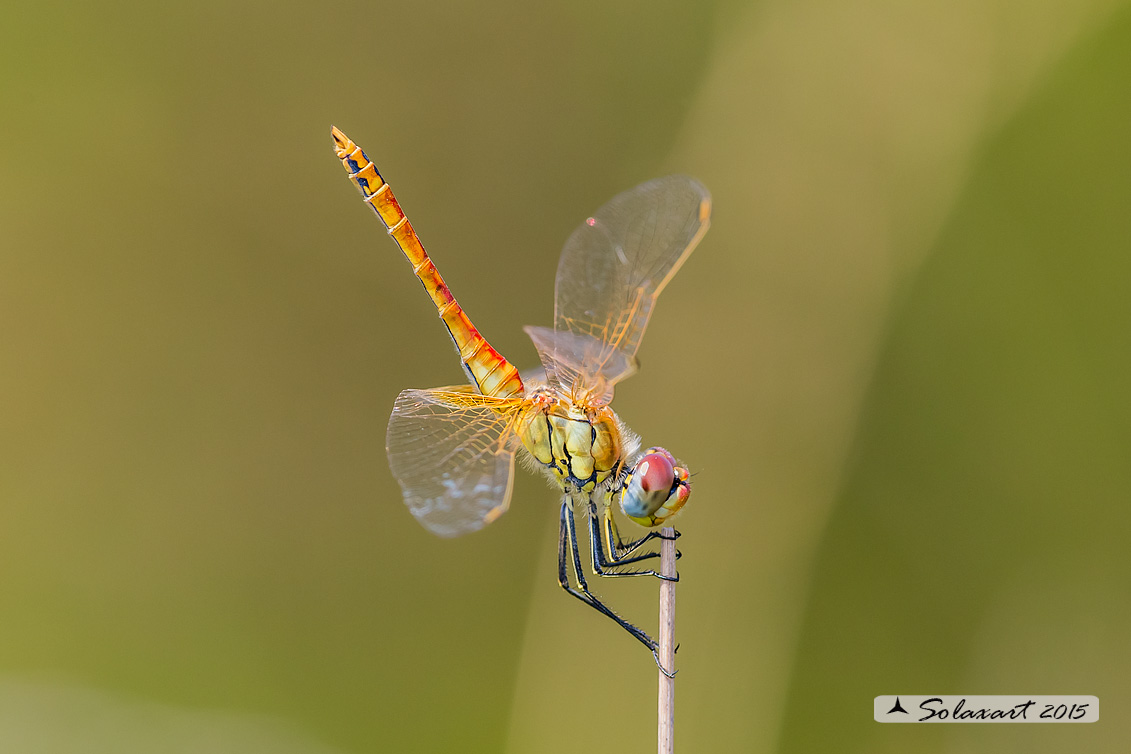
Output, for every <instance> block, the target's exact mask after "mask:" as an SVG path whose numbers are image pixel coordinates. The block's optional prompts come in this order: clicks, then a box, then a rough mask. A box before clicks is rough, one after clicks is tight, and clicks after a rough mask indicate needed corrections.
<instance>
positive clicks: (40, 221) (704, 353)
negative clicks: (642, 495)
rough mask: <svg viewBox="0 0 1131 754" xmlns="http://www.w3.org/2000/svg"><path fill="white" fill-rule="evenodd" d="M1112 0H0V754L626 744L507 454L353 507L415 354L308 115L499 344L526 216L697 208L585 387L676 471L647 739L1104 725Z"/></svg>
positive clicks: (1118, 497)
mask: <svg viewBox="0 0 1131 754" xmlns="http://www.w3.org/2000/svg"><path fill="white" fill-rule="evenodd" d="M1128 5H1131V2H1120V1H1119V0H1036V2H1030V3H1016V2H1006V1H1005V0H978V1H977V2H975V1H974V0H960V1H959V2H954V1H953V0H949V1H945V2H944V0H912V1H911V2H899V1H897V0H886V1H880V2H865V1H863V0H848V1H847V2H843V3H824V2H813V1H812V0H800V1H799V2H788V3H786V2H761V3H753V4H744V3H740V2H737V1H736V0H726V1H720V2H716V3H689V2H676V1H675V0H650V1H649V2H645V1H644V0H636V2H631V1H630V2H616V1H615V0H614V1H612V2H610V1H609V0H601V1H600V2H598V1H597V0H580V1H578V2H571V3H567V4H537V3H525V2H517V0H488V1H487V2H483V3H454V2H452V3H443V4H433V3H427V4H426V3H416V2H404V3H399V4H393V3H348V2H347V3H334V4H300V3H286V2H282V3H279V2H274V3H266V2H259V3H246V2H244V3H228V2H215V0H205V1H204V2H198V3H188V4H179V5H176V6H172V5H168V4H163V3H141V2H132V3H109V4H105V3H104V4H79V3H51V2H46V3H42V2H41V3H32V2H27V0H16V2H15V3H8V4H7V6H6V7H5V11H4V14H3V15H4V20H3V23H2V24H0V103H2V106H0V355H2V363H0V751H4V752H9V751H11V752H20V754H63V753H66V754H70V753H72V752H75V753H78V752H82V753H83V754H86V753H87V752H96V753H98V754H102V753H103V752H105V753H107V754H109V753H110V752H113V753H114V754H143V753H144V754H148V753H149V752H158V751H162V752H163V751H170V752H172V751H175V752H179V753H185V754H197V753H198V752H199V753H204V752H208V753H210V754H212V753H219V754H234V753H235V752H240V754H248V753H251V754H259V753H260V752H262V753H263V754H266V753H267V752H271V753H272V754H276V753H278V752H283V753H285V754H361V753H363V752H391V753H396V754H399V753H400V752H460V753H461V754H465V753H476V752H507V754H538V753H542V752H579V751H609V752H647V751H653V750H654V747H655V732H656V728H655V707H656V696H655V686H656V669H655V666H654V664H653V662H652V658H651V657H649V656H648V653H647V652H646V651H645V650H644V649H643V648H642V647H641V646H639V645H638V644H637V643H636V642H635V641H634V640H633V639H632V638H631V637H630V636H628V635H627V634H626V633H625V632H623V631H621V630H620V629H618V628H617V627H616V626H614V625H613V624H612V623H611V622H610V621H608V620H607V619H605V618H603V617H602V616H600V615H598V614H597V613H596V612H595V611H593V610H589V609H587V608H585V607H584V606H583V605H581V604H580V603H578V602H577V601H576V600H573V599H571V598H570V597H568V596H566V595H565V594H564V593H562V592H561V590H560V589H559V588H558V587H557V585H556V583H555V577H556V573H555V571H556V544H557V542H556V537H557V515H556V514H557V502H558V501H557V498H556V496H555V495H554V493H553V491H552V490H551V489H549V488H548V487H547V486H546V484H545V482H544V481H543V480H542V479H541V478H538V477H535V476H533V475H531V474H528V473H526V472H524V471H521V470H520V471H519V472H518V479H517V481H516V484H515V491H514V499H513V502H512V506H511V510H510V512H509V513H507V514H506V515H505V516H503V517H502V518H501V519H499V520H498V521H497V522H495V523H494V524H492V525H491V526H490V527H488V528H487V529H486V530H485V531H483V532H480V533H477V534H474V535H470V536H467V537H465V538H461V539H457V540H441V539H439V538H436V537H433V536H432V535H430V534H428V533H427V532H426V531H425V530H424V529H423V528H422V527H421V526H420V525H419V524H417V522H416V521H415V520H413V518H412V517H411V516H410V515H409V513H408V512H407V510H406V509H405V507H404V506H403V504H402V503H401V500H400V492H399V489H398V487H397V485H396V483H395V481H394V480H393V479H392V478H391V476H390V474H389V471H388V466H387V464H386V461H385V456H384V433H385V424H386V421H387V419H388V414H389V411H390V409H391V407H392V404H393V399H394V397H395V396H396V394H397V393H398V391H400V390H401V389H403V388H406V387H420V388H423V387H434V386H439V385H444V384H452V383H459V382H460V381H461V379H462V375H461V372H460V369H459V362H458V358H457V356H456V355H455V353H454V351H453V349H452V347H451V344H450V342H449V340H448V337H447V334H446V333H445V332H444V328H443V326H442V324H441V323H440V322H439V321H437V318H436V316H435V311H434V308H433V306H432V304H431V303H430V302H429V301H428V298H427V296H426V295H425V294H424V293H423V292H422V290H421V288H420V285H419V284H418V283H417V282H416V281H415V280H413V277H412V274H411V271H410V269H409V267H408V265H407V264H406V263H405V262H404V260H403V259H402V258H401V256H400V253H399V252H398V251H397V249H396V246H395V245H394V244H393V242H392V241H391V240H389V239H388V238H386V237H385V235H384V231H383V228H382V227H381V224H380V223H379V222H378V221H377V219H376V218H374V217H373V216H372V213H371V212H370V211H369V210H368V209H367V208H366V207H365V206H364V205H363V204H362V202H361V201H360V199H359V197H358V195H357V192H356V191H355V190H354V189H353V187H352V186H351V185H350V183H349V181H348V180H347V179H346V176H345V175H344V174H343V171H342V169H341V166H340V164H339V163H338V161H337V160H336V159H335V157H334V154H333V152H332V150H331V141H330V134H329V131H330V126H331V124H334V125H337V126H339V127H341V128H342V129H343V130H344V131H345V132H346V133H348V134H349V135H350V137H351V138H353V139H354V140H356V141H357V142H358V143H359V144H361V145H363V147H364V148H365V149H366V151H367V152H368V154H369V156H370V157H371V158H372V159H373V160H374V161H375V162H376V163H377V165H378V166H379V168H380V170H381V173H382V174H383V175H384V176H385V178H386V179H387V180H388V181H389V182H390V183H391V184H392V186H393V188H394V190H395V191H396V194H397V197H398V198H399V199H400V202H401V205H402V206H403V208H404V209H405V211H406V213H407V214H408V216H409V217H410V218H411V220H412V222H413V225H414V226H415V227H416V229H417V231H418V232H419V234H420V236H421V238H422V239H423V241H424V243H425V245H426V247H427V248H428V250H429V252H430V253H431V255H432V258H433V259H434V261H435V263H436V265H437V267H438V268H439V269H440V271H441V272H442V274H443V275H444V277H445V279H446V281H447V282H448V284H449V286H450V287H451V289H452V291H453V292H454V293H455V295H456V296H457V297H459V299H460V301H461V303H462V304H463V306H464V307H465V308H466V310H467V312H468V314H469V315H470V316H471V318H472V320H473V321H474V322H475V324H476V325H477V326H478V328H479V329H480V330H481V331H482V332H483V333H484V334H485V335H486V336H487V337H488V339H490V341H491V343H492V344H493V345H494V346H495V347H496V348H497V349H498V350H499V351H500V352H502V353H503V354H504V355H506V356H507V357H508V358H510V359H512V360H513V361H515V362H516V363H517V364H518V366H519V367H520V368H525V367H528V366H530V365H532V364H533V363H534V361H535V354H534V350H533V348H532V347H531V346H530V344H529V343H528V342H527V340H526V338H525V335H524V334H523V333H522V330H521V327H522V326H523V325H525V324H535V325H549V324H551V323H552V316H553V278H554V271H555V269H556V265H557V256H558V252H559V251H560V249H561V245H562V243H563V242H564V241H565V239H566V237H567V236H568V235H569V233H570V232H571V230H572V228H573V227H574V226H575V225H576V224H577V223H578V222H580V221H581V220H583V219H584V218H585V217H586V216H587V214H588V213H590V212H592V211H593V210H594V209H596V208H597V207H598V206H599V205H601V204H602V203H603V202H604V201H606V200H607V199H609V198H610V197H612V196H613V195H614V194H615V193H617V192H618V191H620V190H623V189H626V188H628V187H630V186H633V185H635V184H637V183H640V182H642V181H644V180H647V179H649V178H653V177H655V176H658V175H663V174H667V173H673V172H679V173H686V174H689V175H693V176H695V177H697V178H698V179H700V180H701V181H702V182H703V183H704V184H705V185H707V186H708V187H709V188H710V189H711V191H712V193H713V195H714V215H713V223H712V229H711V230H710V232H709V233H708V234H707V235H706V237H705V239H704V240H703V242H702V243H701V244H700V246H699V248H698V249H697V250H696V251H695V253H694V254H693V255H692V256H691V258H690V259H689V261H688V263H687V264H686V265H685V266H684V268H683V269H682V270H681V271H680V273H679V274H678V275H677V276H676V277H675V278H674V279H673V281H672V283H671V284H670V285H669V287H668V288H667V289H666V290H665V292H664V294H663V295H662V296H661V298H660V302H659V306H658V308H657V310H656V314H655V316H654V317H653V320H652V323H651V326H650V329H649V333H648V335H647V337H646V338H645V339H644V345H643V347H642V349H641V352H640V359H641V364H642V366H641V370H640V372H639V374H638V375H637V376H635V377H633V378H632V379H631V380H629V381H627V382H625V383H623V384H622V385H620V386H619V387H618V391H617V399H616V402H615V403H614V407H615V408H616V409H617V411H618V412H619V413H620V415H621V416H622V417H623V418H624V419H625V420H626V421H627V422H628V423H629V424H630V426H632V428H633V429H634V430H636V431H637V432H638V433H640V434H641V435H642V437H643V440H644V443H645V445H652V444H656V445H662V446H664V447H667V448H669V449H670V450H671V451H672V452H673V453H675V454H676V455H677V456H678V457H680V458H681V459H682V460H683V461H685V462H686V463H687V464H688V465H689V467H690V468H691V470H692V472H693V474H694V477H693V493H692V496H691V499H690V501H689V503H688V505H687V506H686V508H685V509H684V511H683V512H682V513H681V514H680V516H679V518H678V519H677V521H676V525H677V526H678V527H679V528H680V529H681V531H682V532H683V534H684V536H683V538H682V539H681V540H680V548H681V550H682V552H683V555H684V557H683V559H682V560H681V561H680V571H681V574H682V577H683V579H682V581H681V583H680V585H679V588H678V590H677V634H678V636H677V638H678V640H679V641H680V642H681V644H682V646H681V649H680V652H679V654H678V656H677V665H678V667H679V675H678V678H677V681H676V715H677V718H676V742H677V747H678V749H677V750H678V751H682V752H688V753H690V752H756V753H758V754H770V753H771V752H775V753H776V752H783V753H784V752H798V753H799V754H800V753H801V752H831V751H836V752H861V753H863V752H869V753H872V752H927V753H928V754H934V753H938V754H943V753H944V752H955V751H962V752H979V753H980V752H1001V751H1024V752H1027V753H1029V752H1037V753H1044V752H1049V753H1052V752H1065V751H1079V752H1122V751H1125V750H1126V745H1127V741H1129V740H1131V722H1128V720H1129V719H1131V716H1129V712H1131V651H1129V646H1131V644H1129V640H1131V555H1129V551H1131V547H1129V543H1131V254H1129V252H1131V209H1129V208H1131V87H1129V86H1128V83H1127V82H1128V81H1131V10H1129V9H1127V8H1126V6H1128ZM624 528H625V529H626V530H627V529H628V528H630V525H629V524H625V526H624ZM594 581H596V580H595V579H594ZM593 585H594V587H595V589H596V591H597V592H598V594H600V595H602V596H603V597H606V598H607V599H608V601H609V602H610V603H611V604H612V605H614V606H615V607H617V609H618V610H620V611H621V612H622V613H623V614H624V615H625V616H626V617H628V618H629V619H630V620H633V621H636V622H638V623H640V624H641V625H642V626H643V627H644V628H646V629H647V630H649V631H654V628H655V623H656V601H657V593H658V588H657V587H658V585H657V583H656V582H655V581H654V580H652V579H645V580H637V579H633V580H624V579H621V580H617V581H615V582H614V583H607V582H605V581H602V582H601V583H594V584H593ZM895 693H938V694H963V693H966V694H1026V693H1032V694H1058V693H1063V694H1094V695H1097V696H1099V698H1100V700H1101V715H1100V722H1098V723H1096V724H1093V725H1053V726H1041V727H1034V726H1023V725H998V726H989V725H982V726H978V725H966V726H963V725H941V726H934V727H926V726H899V725H881V724H878V723H875V722H873V721H872V720H871V712H870V710H871V705H872V698H873V697H874V696H877V695H880V694H895Z"/></svg>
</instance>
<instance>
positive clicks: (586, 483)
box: [515, 388, 638, 492]
mask: <svg viewBox="0 0 1131 754" xmlns="http://www.w3.org/2000/svg"><path fill="white" fill-rule="evenodd" d="M530 397H531V401H530V407H529V408H528V409H527V410H526V411H525V412H524V413H523V414H522V416H521V417H520V418H519V420H518V423H517V426H516V427H515V429H516V431H517V432H518V436H519V438H520V439H521V440H522V444H523V446H524V447H525V448H526V450H527V452H529V453H530V456H531V458H532V459H533V460H534V462H535V463H536V464H537V465H538V466H539V467H541V468H543V469H545V471H546V472H547V473H548V474H549V475H550V477H551V478H552V479H553V480H554V482H555V484H557V485H558V486H560V487H561V488H562V489H563V490H565V491H567V492H570V491H578V492H593V491H594V490H596V489H597V488H598V487H600V486H601V485H604V484H606V483H607V482H609V481H610V480H613V481H615V480H616V479H617V477H618V475H619V474H620V473H621V471H622V470H623V467H624V457H625V451H626V445H632V446H635V445H637V444H638V441H636V440H635V438H633V437H632V436H631V433H630V432H628V431H627V430H626V429H625V428H624V425H623V424H621V421H620V419H619V418H618V417H617V415H616V414H615V413H613V410H612V409H611V408H609V407H608V406H598V407H585V406H581V405H578V404H576V403H573V402H572V401H570V400H569V399H567V398H564V397H562V396H561V395H560V394H558V393H557V392H556V391H555V390H553V389H549V388H540V389H536V390H535V392H534V393H533V394H532V395H531V396H530ZM627 450H629V451H633V450H635V448H634V447H629V448H627Z"/></svg>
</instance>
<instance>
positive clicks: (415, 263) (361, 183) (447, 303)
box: [330, 128, 524, 398]
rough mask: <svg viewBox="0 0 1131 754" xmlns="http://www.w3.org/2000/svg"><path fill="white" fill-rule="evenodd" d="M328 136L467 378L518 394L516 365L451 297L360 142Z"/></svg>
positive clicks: (490, 389)
mask: <svg viewBox="0 0 1131 754" xmlns="http://www.w3.org/2000/svg"><path fill="white" fill-rule="evenodd" d="M330 133H331V136H333V139H334V152H335V154H337V156H338V158H339V159H340V160H341V161H342V166H343V167H344V168H345V169H346V172H347V173H349V174H350V178H351V179H352V180H353V182H354V183H355V184H357V188H358V189H359V190H360V191H361V195H362V196H363V197H365V201H366V203H367V204H369V206H370V207H372V208H373V211H374V212H376V213H377V216H378V217H380V218H381V221H382V222H383V223H385V227H386V228H387V229H388V232H389V235H390V236H392V237H393V240H395V241H396V242H397V245H398V246H400V248H401V251H403V252H404V255H405V257H406V258H407V259H408V261H409V264H411V265H412V271H413V272H414V273H415V274H416V277H417V278H418V279H419V280H420V282H421V283H422V284H423V285H424V290H426V291H427V292H428V296H429V297H430V298H431V299H432V303H434V304H435V305H436V311H437V313H438V314H439V315H440V319H442V320H443V321H444V324H445V325H446V326H447V328H448V333H449V334H450V335H451V336H452V340H453V341H455V344H456V348H457V349H458V350H459V357H460V361H462V362H463V366H464V370H465V371H466V372H467V374H468V376H469V377H470V379H471V382H472V384H473V385H475V387H476V388H477V389H478V390H479V392H480V393H482V394H483V395H490V396H493V397H496V398H511V397H515V396H521V395H522V394H523V391H524V388H523V385H522V379H521V378H520V377H519V376H518V369H516V368H515V367H514V365H513V364H511V363H510V362H509V361H507V360H506V359H504V358H503V357H502V356H501V355H500V354H499V352H498V351H496V350H495V349H494V348H492V347H491V344H490V343H488V342H487V340H486V339H485V338H484V337H483V336H482V335H480V334H479V331H478V330H476V329H475V326H474V325H473V324H471V320H470V319H468V317H467V314H466V313H465V312H464V311H463V307H461V306H460V305H459V303H458V302H457V301H456V299H455V296H453V295H452V292H451V291H450V290H448V286H447V285H445V283H444V279H443V278H442V277H440V273H439V272H438V271H437V270H436V265H434V264H432V260H431V259H430V258H429V257H428V253H427V252H426V251H424V246H423V245H422V244H421V243H420V239H419V238H418V237H417V235H416V231H415V230H413V229H412V224H411V223H410V222H409V221H408V218H407V217H405V214H404V212H403V211H401V208H400V205H399V204H398V203H397V198H396V197H395V196H393V192H392V190H391V189H390V188H389V184H387V183H385V179H383V178H382V177H381V174H380V173H378V172H377V167H376V166H375V165H374V164H373V163H372V162H371V161H370V160H369V158H368V157H367V156H366V154H365V152H363V151H362V150H361V147H359V146H357V145H356V144H354V143H353V142H352V141H350V139H349V137H347V136H346V135H345V134H344V133H342V132H341V131H339V130H338V129H337V128H332V129H331V131H330Z"/></svg>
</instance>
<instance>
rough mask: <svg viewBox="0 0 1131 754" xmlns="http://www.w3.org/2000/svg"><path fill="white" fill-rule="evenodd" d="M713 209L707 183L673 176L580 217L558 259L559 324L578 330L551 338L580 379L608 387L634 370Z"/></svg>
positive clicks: (561, 328) (556, 313)
mask: <svg viewBox="0 0 1131 754" xmlns="http://www.w3.org/2000/svg"><path fill="white" fill-rule="evenodd" d="M710 215H711V195H710V194H709V193H708V191H707V189H706V188H704V187H703V185H702V184H701V183H699V182H698V181H696V180H694V179H692V178H688V177H686V176H678V175H676V176H668V177H666V178H657V179H656V180H654V181H649V182H648V183H643V184H641V185H639V186H637V187H636V188H634V189H630V190H628V191H626V192H624V193H622V194H618V195H617V196H616V197H614V198H613V199H612V200H611V201H609V203H608V204H606V205H605V206H603V207H601V209H599V210H597V212H596V214H594V215H593V216H592V217H590V218H588V219H587V220H586V221H585V222H583V223H582V224H581V225H580V227H578V228H577V230H575V231H574V233H573V235H572V236H570V238H569V240H568V241H567V242H566V245H565V248H564V249H563V250H562V257H561V261H560V262H559V263H558V278H557V286H556V290H555V295H554V330H556V331H557V332H559V333H569V334H570V335H571V336H573V337H572V338H565V339H560V342H558V343H556V344H553V345H554V348H555V349H556V351H557V352H558V354H559V356H558V359H559V360H561V361H568V360H574V361H575V362H576V363H574V364H573V365H572V366H571V368H572V369H573V370H574V371H576V372H578V373H579V374H580V376H581V379H583V380H590V381H591V380H600V379H602V378H603V379H604V380H606V381H607V382H608V383H610V392H611V385H612V384H615V383H616V382H617V381H618V380H621V379H624V378H625V377H627V376H628V375H629V374H631V373H632V371H633V369H634V368H635V364H636V351H637V349H638V348H639V347H640V340H641V338H642V337H643V336H644V330H645V328H646V327H647V326H648V319H649V317H651V315H652V307H653V306H654V305H655V302H656V298H657V297H658V296H659V295H660V291H662V290H663V289H664V286H665V285H667V283H668V281H669V280H670V279H671V278H672V276H673V275H674V274H675V273H676V271H677V270H678V269H679V267H680V265H682V264H683V262H684V260H685V259H687V256H688V255H689V254H690V253H691V251H692V250H693V249H694V248H695V245H696V244H697V243H699V239H700V238H702V237H703V234H704V233H706V232H707V226H708V224H709V222H710ZM532 337H534V334H533V333H532ZM536 342H537V338H536ZM551 358H554V357H553V356H551ZM547 371H553V370H551V369H550V368H549V367H548V368H547Z"/></svg>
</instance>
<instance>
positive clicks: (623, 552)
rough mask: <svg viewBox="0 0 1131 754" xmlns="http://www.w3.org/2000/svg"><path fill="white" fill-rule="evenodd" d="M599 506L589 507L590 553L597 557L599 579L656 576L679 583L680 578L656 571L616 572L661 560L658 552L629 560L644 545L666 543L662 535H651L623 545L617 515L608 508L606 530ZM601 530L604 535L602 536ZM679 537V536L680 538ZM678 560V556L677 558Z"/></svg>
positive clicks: (594, 558) (594, 561) (605, 517)
mask: <svg viewBox="0 0 1131 754" xmlns="http://www.w3.org/2000/svg"><path fill="white" fill-rule="evenodd" d="M597 519H598V513H597V504H596V503H594V502H592V501H590V503H589V550H590V552H591V553H592V556H593V573H595V574H597V575H598V576H607V577H613V576H655V577H656V578H658V579H663V580H664V581H679V574H676V575H675V576H674V577H673V576H665V575H663V574H661V573H659V572H658V571H655V570H653V569H645V570H639V571H614V570H611V569H613V568H617V567H620V566H626V565H630V564H632V563H639V562H640V561H643V560H648V559H649V558H658V557H660V553H658V552H646V553H644V554H643V555H636V556H633V557H628V555H630V554H631V553H632V552H634V551H635V550H637V549H638V548H639V547H640V546H641V545H643V544H644V543H645V542H647V541H648V540H650V539H666V537H664V536H663V535H662V534H660V533H658V532H650V533H649V534H647V535H645V536H643V537H641V538H640V539H638V540H636V541H634V542H630V543H628V544H627V545H625V544H623V543H621V540H620V534H619V532H617V529H616V524H615V523H614V522H613V514H612V511H611V509H610V508H609V506H605V515H604V524H603V526H602V525H601V524H599V523H598V520H597ZM598 527H600V529H601V532H602V534H603V536H602V534H599V533H598ZM676 536H679V535H678V534H677V535H676ZM676 557H678V553H677V556H676Z"/></svg>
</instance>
